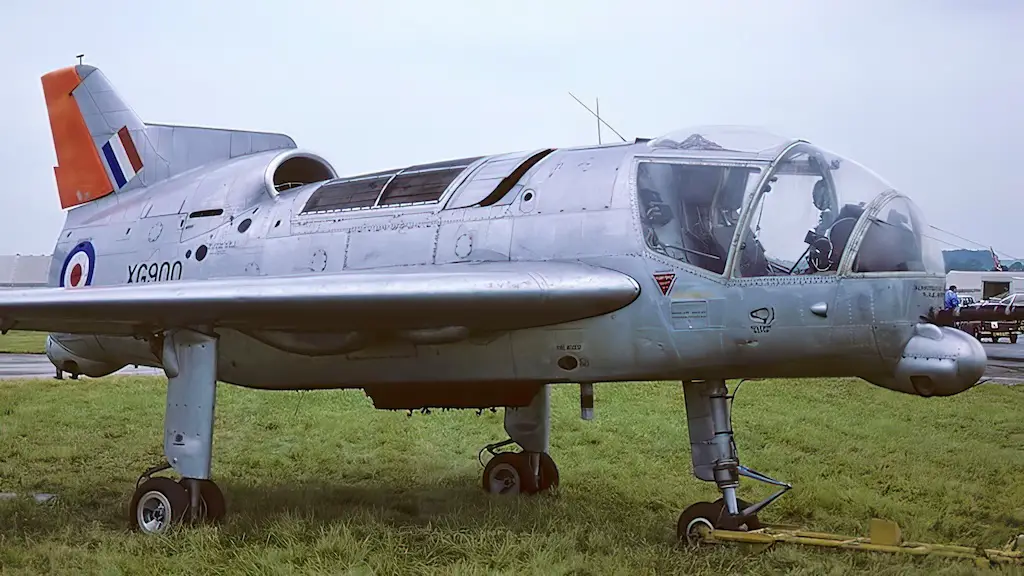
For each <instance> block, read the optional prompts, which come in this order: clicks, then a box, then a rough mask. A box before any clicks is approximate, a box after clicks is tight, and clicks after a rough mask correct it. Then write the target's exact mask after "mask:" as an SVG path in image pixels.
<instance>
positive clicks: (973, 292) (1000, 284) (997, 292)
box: [946, 270, 1024, 302]
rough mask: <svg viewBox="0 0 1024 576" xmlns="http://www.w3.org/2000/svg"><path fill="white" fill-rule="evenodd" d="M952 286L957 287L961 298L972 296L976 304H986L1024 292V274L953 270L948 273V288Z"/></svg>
mask: <svg viewBox="0 0 1024 576" xmlns="http://www.w3.org/2000/svg"><path fill="white" fill-rule="evenodd" d="M950 286H956V289H957V294H959V295H960V297H961V298H963V297H964V296H970V297H971V298H972V299H973V300H974V301H975V302H984V301H986V300H993V299H998V298H1002V297H1003V296H1007V295H1010V294H1015V293H1018V292H1024V273H1022V272H996V271H985V272H975V271H966V270H953V271H950V272H947V273H946V287H947V288H948V287H950Z"/></svg>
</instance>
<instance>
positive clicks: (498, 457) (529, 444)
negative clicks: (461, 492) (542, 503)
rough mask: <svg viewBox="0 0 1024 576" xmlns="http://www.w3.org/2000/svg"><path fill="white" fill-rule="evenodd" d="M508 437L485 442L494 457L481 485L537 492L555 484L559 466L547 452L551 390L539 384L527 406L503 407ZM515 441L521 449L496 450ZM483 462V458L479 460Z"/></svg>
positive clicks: (499, 491) (490, 489) (488, 488)
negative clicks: (517, 450)
mask: <svg viewBox="0 0 1024 576" xmlns="http://www.w3.org/2000/svg"><path fill="white" fill-rule="evenodd" d="M505 432H507V433H508V435H509V440H505V441H504V442H497V443H495V444H489V445H487V446H484V448H483V449H482V450H480V456H481V457H482V456H483V453H484V450H486V451H489V452H490V453H491V454H492V455H493V458H491V459H490V461H488V462H487V465H486V466H484V474H483V487H484V490H486V491H487V492H490V493H492V494H536V493H538V492H545V491H548V490H550V489H552V488H553V487H555V486H557V485H558V467H557V466H555V461H554V460H552V459H551V456H549V455H548V448H549V440H550V436H551V390H550V386H548V385H545V386H543V387H541V389H540V391H538V392H537V395H536V396H534V397H533V400H532V401H531V402H530V404H529V405H528V406H525V407H523V408H505ZM513 443H514V444H518V445H519V446H520V447H521V448H522V451H521V452H496V450H498V449H500V448H503V447H505V446H509V445H511V444H513ZM481 463H482V460H481Z"/></svg>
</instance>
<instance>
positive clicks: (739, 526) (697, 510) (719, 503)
mask: <svg viewBox="0 0 1024 576" xmlns="http://www.w3.org/2000/svg"><path fill="white" fill-rule="evenodd" d="M736 504H737V505H738V506H739V509H740V515H736V516H733V515H732V514H729V510H728V508H727V507H726V505H725V500H724V499H722V498H719V499H718V500H715V501H714V502H697V503H695V504H691V505H689V506H688V507H687V508H686V510H683V513H682V514H680V515H679V521H678V522H677V523H676V536H677V537H678V538H679V541H680V542H681V543H684V544H688V545H690V546H697V545H700V544H701V543H703V542H704V540H705V538H707V536H708V535H709V534H710V533H711V531H712V530H737V531H748V530H759V529H760V528H761V521H760V520H758V518H757V514H749V515H746V516H744V515H742V511H743V509H745V508H748V507H749V506H750V504H749V503H748V502H746V501H744V500H740V499H738V498H737V499H736Z"/></svg>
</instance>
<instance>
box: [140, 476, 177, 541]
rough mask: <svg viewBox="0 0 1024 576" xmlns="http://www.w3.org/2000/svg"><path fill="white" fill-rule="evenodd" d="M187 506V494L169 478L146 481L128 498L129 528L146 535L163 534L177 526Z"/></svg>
mask: <svg viewBox="0 0 1024 576" xmlns="http://www.w3.org/2000/svg"><path fill="white" fill-rule="evenodd" d="M188 505H189V499H188V492H187V491H185V488H184V487H183V486H182V485H181V484H178V483H177V482H175V481H174V480H171V479H170V478H161V477H156V478H150V479H149V480H146V481H145V482H143V483H142V485H141V486H139V487H138V488H137V489H136V490H135V493H134V494H133V495H132V499H131V503H130V504H129V505H128V514H129V524H130V526H131V527H132V529H133V530H137V531H140V532H144V533H146V534H164V533H166V532H167V531H168V530H170V529H171V527H172V526H174V525H176V524H179V523H180V522H181V520H182V518H184V517H185V513H186V512H188ZM168 508H169V510H168Z"/></svg>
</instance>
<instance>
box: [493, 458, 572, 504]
mask: <svg viewBox="0 0 1024 576" xmlns="http://www.w3.org/2000/svg"><path fill="white" fill-rule="evenodd" d="M555 486H558V467H557V466H555V461H554V460H552V459H551V456H549V455H548V454H547V453H546V452H499V453H497V454H495V455H494V457H493V458H491V459H490V460H489V461H488V462H487V465H486V466H484V473H483V488H484V490H485V491H486V492H489V493H491V494H537V493H540V492H547V491H549V490H551V489H552V488H554V487H555Z"/></svg>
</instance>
